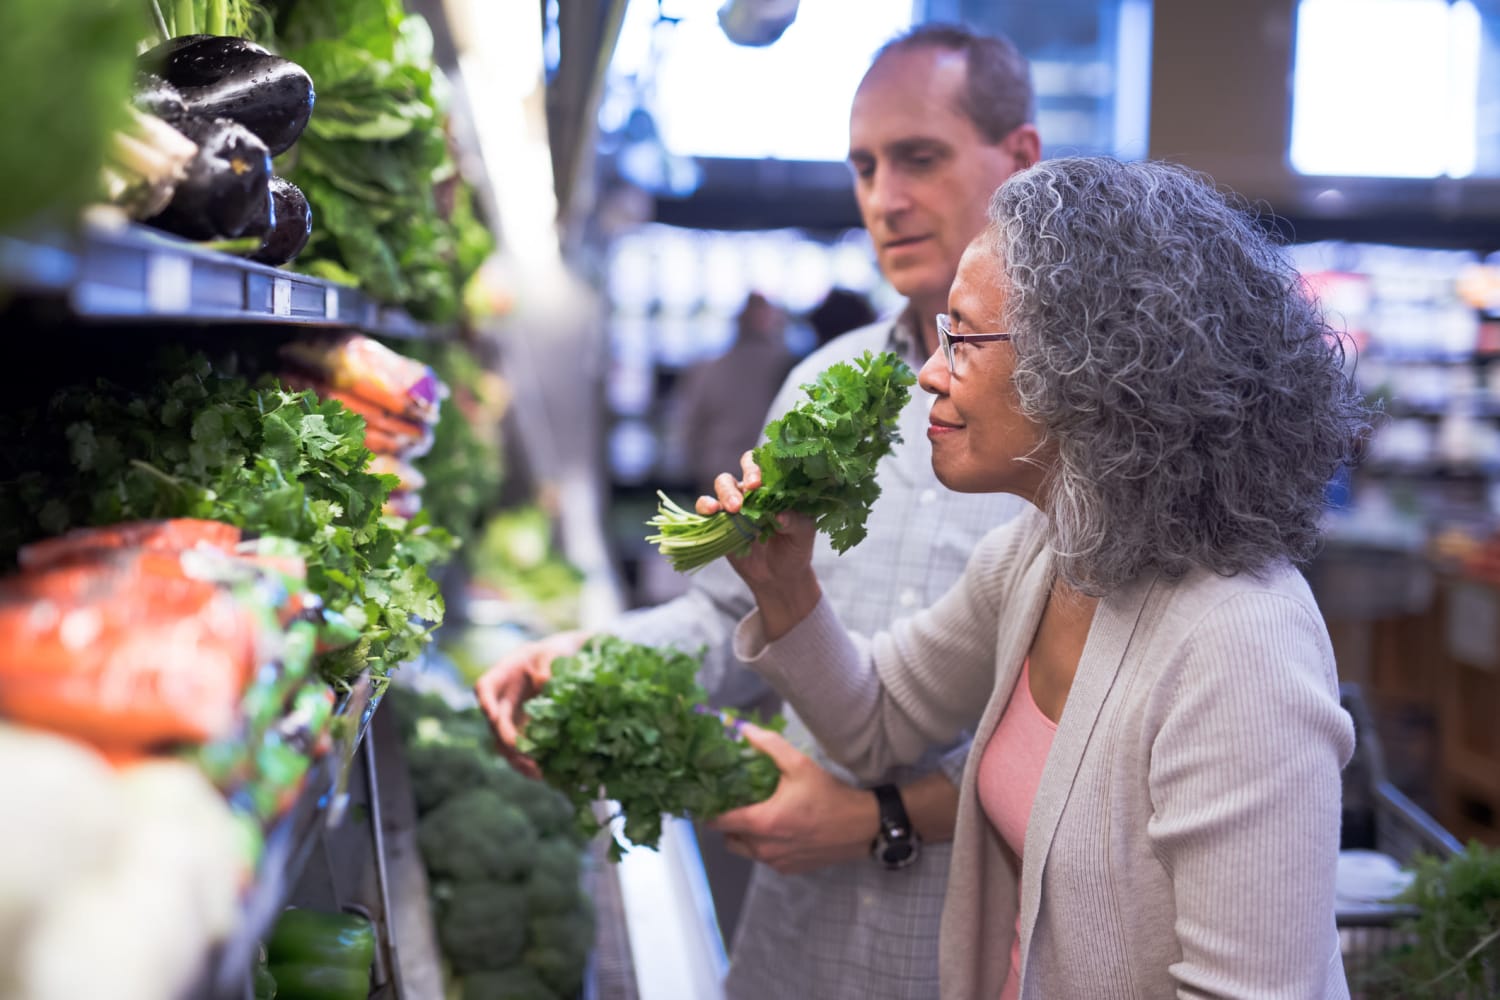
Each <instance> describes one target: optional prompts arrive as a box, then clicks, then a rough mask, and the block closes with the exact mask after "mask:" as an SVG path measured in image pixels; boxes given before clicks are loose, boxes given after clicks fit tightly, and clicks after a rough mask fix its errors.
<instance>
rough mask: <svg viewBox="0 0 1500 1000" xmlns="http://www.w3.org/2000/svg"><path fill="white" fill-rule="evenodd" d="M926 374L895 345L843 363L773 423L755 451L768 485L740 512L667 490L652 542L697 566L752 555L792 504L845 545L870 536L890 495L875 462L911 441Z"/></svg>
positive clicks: (676, 564)
mask: <svg viewBox="0 0 1500 1000" xmlns="http://www.w3.org/2000/svg"><path fill="white" fill-rule="evenodd" d="M916 380H917V379H916V376H915V375H913V374H912V370H911V368H910V367H909V366H907V364H906V363H905V362H903V361H902V360H901V359H900V358H898V357H897V356H896V355H894V354H892V353H890V352H889V351H886V352H882V353H880V354H874V353H872V352H870V351H866V352H865V353H864V355H863V356H862V357H859V358H856V359H854V361H852V362H849V363H846V362H838V363H836V364H833V365H830V366H829V367H828V368H827V369H826V370H824V371H823V372H821V373H819V375H818V377H817V381H815V382H812V383H809V384H807V385H804V386H802V389H803V391H804V392H805V393H806V395H807V398H806V399H805V400H804V401H802V402H801V403H799V404H797V405H796V406H794V407H793V408H792V409H791V410H789V411H787V413H786V414H784V415H783V416H781V417H779V418H777V419H776V420H773V421H771V423H770V424H768V425H767V426H766V431H765V436H766V443H765V444H763V445H761V446H760V447H759V448H756V449H755V462H756V464H757V465H759V466H760V472H761V487H760V489H758V490H755V491H754V492H752V493H749V494H747V495H746V497H745V506H744V508H743V509H742V511H741V512H740V513H738V514H728V513H722V512H721V513H718V514H710V515H707V516H705V515H702V514H696V513H694V512H692V511H688V510H683V509H682V508H681V507H679V506H678V505H677V504H675V503H673V502H672V501H671V500H670V499H668V498H667V497H666V495H665V494H662V493H660V492H658V493H657V496H659V497H661V506H660V507H658V508H657V512H656V516H655V517H653V518H651V519H650V520H649V521H647V522H646V523H647V525H649V526H650V527H653V528H656V529H657V533H656V534H654V535H651V536H650V537H648V538H647V539H646V540H647V541H648V542H651V543H652V544H653V545H655V546H656V547H657V548H658V550H660V552H661V553H662V555H664V556H666V557H667V558H668V559H669V560H671V563H672V568H673V569H676V570H678V571H679V572H691V571H693V570H695V569H698V568H700V567H702V566H706V565H707V564H709V563H711V562H713V561H714V560H715V559H717V558H719V557H720V556H723V555H729V554H732V553H734V554H737V553H742V552H744V551H745V550H747V549H748V548H749V547H750V545H751V543H752V542H756V541H759V540H761V539H763V538H765V537H767V536H768V535H770V534H771V533H772V532H773V531H774V530H775V528H774V526H773V524H772V521H773V520H774V518H775V516H776V515H777V514H779V513H781V512H782V511H788V510H795V511H800V512H801V513H803V514H807V515H808V516H810V517H813V518H815V519H816V521H817V526H818V530H819V531H822V532H824V533H825V534H827V535H828V536H829V541H830V542H831V543H832V545H833V548H834V551H836V552H843V551H845V550H847V549H849V548H851V547H853V546H854V545H857V544H858V543H859V542H860V541H861V540H863V539H864V537H865V520H866V519H867V518H868V517H869V514H870V507H871V505H872V504H874V502H875V499H876V498H877V497H879V496H880V486H879V484H877V483H876V482H875V467H876V465H877V464H878V463H879V461H880V459H882V458H884V457H885V456H886V455H887V454H889V453H890V450H891V447H892V446H893V445H894V444H895V443H896V442H898V441H900V440H901V432H900V426H899V421H900V417H901V409H902V407H904V406H905V405H906V401H907V399H908V398H909V396H910V389H911V386H912V385H914V384H915V383H916Z"/></svg>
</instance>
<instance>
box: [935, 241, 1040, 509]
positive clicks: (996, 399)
mask: <svg viewBox="0 0 1500 1000" xmlns="http://www.w3.org/2000/svg"><path fill="white" fill-rule="evenodd" d="M1005 296H1006V288H1005V277H1004V274H1003V273H1002V271H1001V268H1000V259H999V257H998V256H996V254H995V251H994V249H993V243H992V241H991V238H990V236H989V235H988V234H987V233H985V234H981V235H980V236H979V237H978V238H977V239H976V240H975V241H974V242H972V243H970V244H969V247H968V249H967V250H965V251H964V255H963V258H962V259H961V260H960V261H959V264H958V275H957V277H955V278H954V280H953V288H952V289H951V290H950V291H949V293H948V317H949V324H950V326H951V328H952V331H953V333H954V334H957V335H962V334H969V333H1000V332H1006V331H1005V326H1004V318H1003V317H1004V312H1005ZM1015 364H1016V352H1015V348H1014V346H1013V345H1012V344H1011V343H1010V342H1009V341H988V342H979V343H963V342H955V343H954V345H953V366H954V369H955V370H954V372H952V373H950V372H949V370H948V361H947V358H946V357H944V355H943V352H942V350H941V349H939V350H938V351H935V352H934V353H933V355H932V357H930V358H928V359H927V363H926V364H924V365H923V366H922V371H921V372H920V374H919V375H918V381H919V382H920V384H921V386H922V388H923V389H926V390H927V391H928V392H930V393H932V394H933V395H934V396H936V397H937V398H936V399H935V400H933V403H932V413H931V416H930V418H929V421H930V422H929V424H928V428H927V437H928V440H930V441H931V442H932V471H933V472H934V473H935V474H936V475H937V478H938V481H939V482H941V483H942V484H943V485H944V486H946V487H948V488H949V489H951V490H957V491H958V492H960V493H1013V494H1015V495H1017V496H1020V497H1024V498H1026V499H1027V500H1030V501H1031V502H1032V503H1036V504H1040V493H1041V489H1042V484H1043V482H1044V480H1045V478H1046V471H1047V466H1048V465H1050V463H1051V455H1050V449H1049V450H1048V451H1038V450H1037V445H1038V444H1039V443H1040V442H1041V440H1042V430H1041V427H1040V426H1039V425H1037V424H1036V423H1034V422H1032V421H1031V420H1029V419H1027V418H1026V417H1024V416H1022V415H1021V413H1020V410H1019V409H1018V403H1017V399H1016V390H1015V386H1014V385H1013V384H1012V381H1011V379H1012V376H1013V375H1014V373H1015ZM1027 458H1030V459H1032V460H1033V461H1023V459H1027Z"/></svg>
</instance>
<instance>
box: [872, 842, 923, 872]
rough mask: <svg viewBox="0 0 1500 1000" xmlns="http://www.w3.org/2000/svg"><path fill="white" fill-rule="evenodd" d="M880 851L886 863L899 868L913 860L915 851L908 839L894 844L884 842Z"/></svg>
mask: <svg viewBox="0 0 1500 1000" xmlns="http://www.w3.org/2000/svg"><path fill="white" fill-rule="evenodd" d="M880 853H881V857H882V859H883V860H884V861H885V863H886V864H888V865H891V866H892V867H897V868H899V867H900V866H902V865H905V864H907V863H909V862H911V861H913V860H915V855H916V853H917V851H916V848H914V847H912V845H911V843H910V842H909V841H901V842H899V843H895V844H886V845H885V850H883V851H881V852H880Z"/></svg>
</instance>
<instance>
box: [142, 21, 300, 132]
mask: <svg viewBox="0 0 1500 1000" xmlns="http://www.w3.org/2000/svg"><path fill="white" fill-rule="evenodd" d="M140 66H141V67H142V68H143V69H145V70H146V71H148V72H154V73H156V74H159V75H160V76H161V78H162V79H164V80H166V81H167V82H168V83H170V84H171V85H172V86H174V87H176V88H177V90H178V92H179V93H180V94H181V95H182V99H183V101H184V103H185V104H186V107H187V112H188V113H189V114H192V115H196V116H199V117H208V118H230V119H233V120H234V121H237V122H239V123H240V124H241V125H243V126H245V127H246V128H248V129H249V130H250V131H252V132H254V133H255V134H256V135H258V136H259V137H260V138H261V140H262V141H263V142H265V144H266V146H267V147H268V148H269V149H270V151H271V155H272V156H276V155H278V154H280V153H283V152H285V151H286V150H287V149H289V148H291V145H292V143H294V142H296V141H297V137H298V136H300V135H301V134H302V130H303V129H304V128H306V127H307V122H308V119H309V118H310V117H311V116H312V109H313V100H314V94H313V82H312V77H310V76H308V75H307V71H306V70H304V69H303V68H302V67H301V66H298V65H297V64H296V63H294V62H292V61H291V60H289V59H283V58H281V57H280V56H277V55H272V54H271V53H270V52H267V51H266V50H265V49H264V48H262V47H261V46H259V45H256V44H255V43H254V42H250V41H247V40H245V39H243V38H228V37H224V36H220V35H182V36H179V37H177V38H171V39H168V40H167V41H165V42H163V43H162V44H161V45H158V46H157V47H156V48H154V49H152V50H151V51H149V52H147V53H145V54H144V55H142V56H141V58H140Z"/></svg>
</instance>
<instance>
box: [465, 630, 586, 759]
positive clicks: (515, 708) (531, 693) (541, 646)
mask: <svg viewBox="0 0 1500 1000" xmlns="http://www.w3.org/2000/svg"><path fill="white" fill-rule="evenodd" d="M588 638H589V633H587V632H581V631H575V632H559V633H557V634H556V635H550V636H548V637H547V638H545V639H539V640H537V641H536V642H528V643H527V644H526V645H524V646H520V647H518V648H516V649H514V650H512V651H511V652H509V653H507V654H506V655H505V656H504V657H502V658H501V659H499V660H498V661H496V663H495V665H494V666H492V667H490V668H489V669H488V670H486V671H485V672H484V674H483V676H481V677H480V678H479V680H478V681H477V682H475V684H474V694H475V695H476V696H477V697H478V698H479V707H480V708H481V709H483V711H484V714H485V717H486V718H488V719H489V721H490V728H491V729H493V730H494V731H495V737H496V739H498V740H499V741H500V753H501V755H502V756H504V757H505V759H506V760H508V761H509V762H510V765H511V766H512V767H514V768H515V769H516V770H517V771H519V772H521V773H522V774H524V775H526V776H527V777H530V778H540V777H541V776H542V772H541V769H540V768H538V767H537V766H536V761H534V760H532V759H531V758H530V757H526V756H523V755H522V754H521V753H520V752H518V751H517V750H516V739H517V737H519V736H520V733H521V727H522V726H523V725H524V724H525V721H526V703H527V702H528V701H530V700H531V699H532V698H534V697H535V696H536V693H537V692H538V691H539V690H541V687H542V685H543V684H545V683H547V681H548V680H550V679H551V677H552V661H553V660H555V659H557V658H558V657H559V656H572V655H573V654H574V653H576V652H578V650H579V649H580V648H581V647H582V646H583V644H584V642H586V641H587V640H588Z"/></svg>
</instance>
